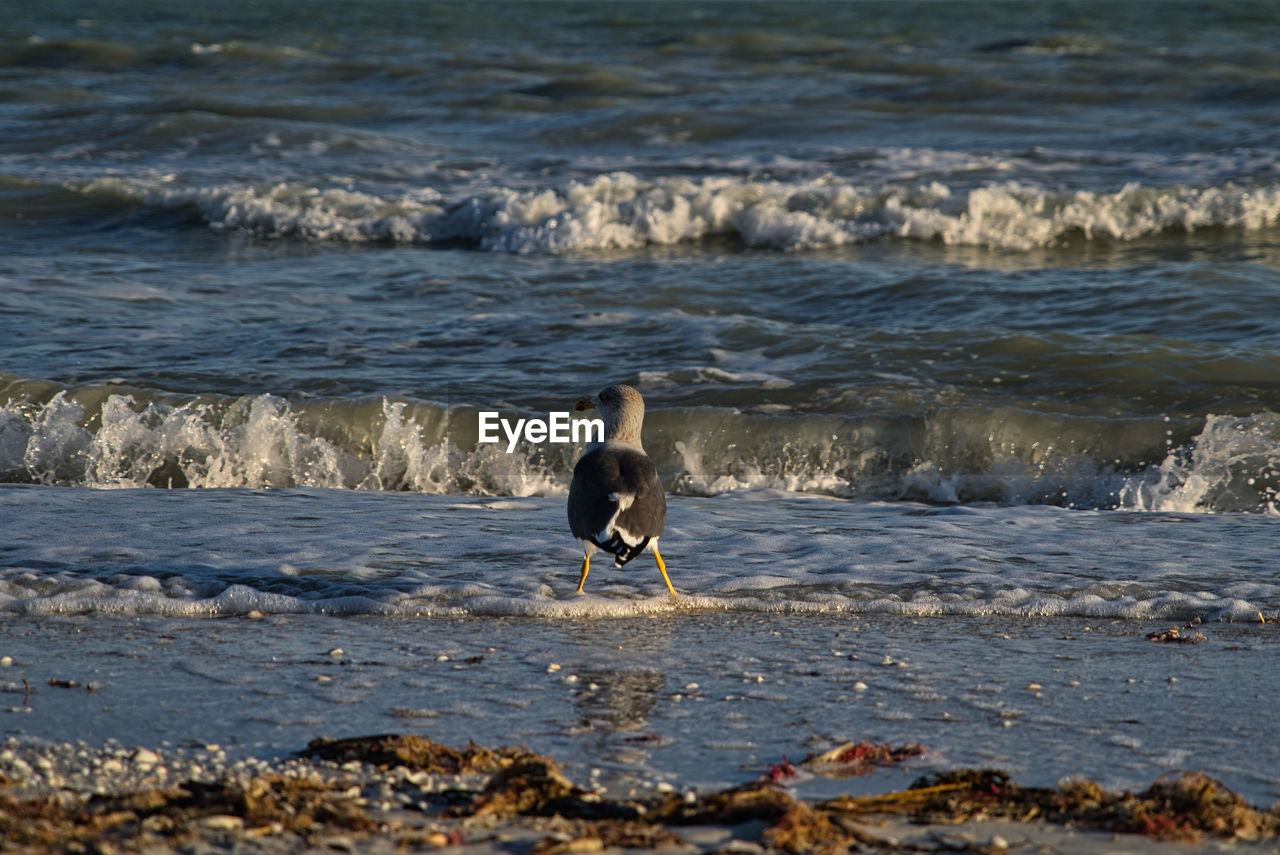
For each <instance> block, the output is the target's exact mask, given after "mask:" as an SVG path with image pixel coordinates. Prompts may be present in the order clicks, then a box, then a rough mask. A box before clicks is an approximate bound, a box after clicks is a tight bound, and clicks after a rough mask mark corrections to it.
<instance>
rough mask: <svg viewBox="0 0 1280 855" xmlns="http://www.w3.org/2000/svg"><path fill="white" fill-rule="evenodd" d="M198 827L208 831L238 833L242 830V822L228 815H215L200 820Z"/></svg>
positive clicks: (238, 818) (236, 817)
mask: <svg viewBox="0 0 1280 855" xmlns="http://www.w3.org/2000/svg"><path fill="white" fill-rule="evenodd" d="M200 825H201V826H203V827H204V828H207V829H209V830H210V831H239V830H240V829H242V828H244V820H243V819H241V818H240V817H238V816H231V815H230V814H225V813H215V814H214V815H213V816H206V817H204V818H203V819H201V820H200Z"/></svg>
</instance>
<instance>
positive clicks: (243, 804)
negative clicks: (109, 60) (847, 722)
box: [0, 735, 1280, 855]
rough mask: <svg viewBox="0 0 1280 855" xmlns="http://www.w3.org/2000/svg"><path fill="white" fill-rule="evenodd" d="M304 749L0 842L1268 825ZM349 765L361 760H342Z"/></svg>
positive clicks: (1159, 835) (2, 835)
mask: <svg viewBox="0 0 1280 855" xmlns="http://www.w3.org/2000/svg"><path fill="white" fill-rule="evenodd" d="M882 747H883V746H882ZM841 748H842V749H845V748H847V746H841ZM917 749H918V746H904V747H903V748H902V749H889V750H888V752H887V754H884V755H882V754H881V752H880V751H878V750H877V751H870V750H868V749H866V748H865V747H864V748H862V749H858V750H855V751H852V752H849V753H846V752H844V751H840V750H838V751H837V752H836V753H835V755H834V757H833V758H829V757H827V755H831V754H832V753H833V752H826V754H823V755H818V757H817V758H811V759H815V760H816V759H819V758H827V760H842V761H845V762H852V761H853V760H855V759H856V760H861V759H864V758H868V757H869V758H871V759H873V760H889V761H891V762H896V758H901V759H909V758H910V757H913V756H918V750H917ZM305 753H306V756H307V757H319V758H324V760H326V761H330V762H329V763H328V765H323V764H316V765H302V766H298V765H295V766H294V767H292V768H290V769H288V770H287V772H286V773H274V772H273V773H270V774H260V775H254V776H247V777H234V776H232V777H228V778H225V779H222V780H218V781H212V782H210V781H187V782H184V783H181V784H178V785H176V786H169V787H162V788H151V789H142V790H139V791H137V792H129V793H123V794H120V795H114V796H101V795H98V796H89V795H83V794H79V795H78V794H75V793H70V792H63V793H61V794H59V795H56V796H55V795H45V796H38V797H27V798H20V797H17V796H15V795H13V794H6V793H0V849H5V850H15V851H25V852H31V853H62V852H73V853H78V852H90V851H94V852H108V851H142V850H148V851H156V852H173V851H178V850H181V849H187V848H189V847H190V846H191V845H193V844H196V843H200V842H203V843H206V844H211V845H217V846H219V847H221V848H227V847H230V848H231V849H234V850H235V851H244V852H254V851H260V852H266V851H280V847H286V848H290V849H297V848H301V847H306V846H314V845H323V842H324V840H325V838H326V836H327V835H335V834H341V835H343V838H342V839H343V840H347V839H352V840H374V839H382V840H387V841H390V842H391V843H392V844H394V845H395V846H396V847H397V848H398V849H400V850H407V849H410V848H414V847H424V848H428V849H436V848H440V847H442V846H447V845H459V844H465V843H466V842H467V838H468V836H470V835H473V834H475V833H476V831H477V830H478V829H483V828H492V827H494V825H495V824H505V825H506V826H514V827H523V828H532V829H533V830H534V832H535V834H538V835H541V836H538V837H536V839H533V842H532V843H531V844H530V849H529V852H530V855H574V853H588V852H596V851H599V850H601V849H605V848H611V847H624V848H630V849H652V848H658V847H665V846H672V845H677V844H680V843H681V833H680V829H681V828H685V827H689V826H712V827H725V828H733V829H737V831H735V832H734V833H735V834H741V833H751V834H758V836H759V839H760V841H761V842H762V843H763V844H764V846H766V847H767V848H768V849H769V850H770V851H775V852H785V853H790V855H834V853H837V852H842V851H844V850H846V849H854V848H856V849H858V850H865V849H873V850H876V851H881V852H905V851H916V852H921V851H924V852H938V851H945V850H948V849H951V848H953V844H952V843H948V842H947V841H946V840H938V841H935V843H933V844H931V843H928V842H925V843H921V842H918V841H917V842H911V843H905V842H899V841H895V840H892V839H889V838H883V839H882V838H878V837H876V836H874V835H873V834H871V833H870V832H869V831H868V830H867V828H866V827H865V825H866V823H868V822H872V821H878V819H879V818H883V817H885V816H894V815H896V816H901V817H905V818H908V819H910V820H912V821H918V822H921V823H947V824H950V823H955V822H959V821H963V820H969V819H984V818H990V819H1002V820H1016V821H1024V822H1025V821H1031V820H1040V821H1045V822H1049V823H1054V824H1069V825H1072V826H1075V827H1079V828H1088V829H1099V830H1107V831H1112V832H1124V833H1133V834H1141V835H1146V836H1147V837H1150V838H1153V839H1157V840H1171V841H1188V842H1194V841H1197V840H1200V839H1202V838H1203V837H1205V836H1211V837H1216V838H1221V839H1237V840H1245V841H1256V840H1263V839H1268V838H1274V837H1276V836H1277V835H1278V834H1280V811H1277V810H1275V809H1273V810H1271V811H1264V810H1260V809H1257V808H1254V807H1251V806H1250V805H1249V804H1247V803H1246V802H1245V801H1244V800H1243V799H1242V798H1241V797H1240V796H1238V795H1237V794H1235V793H1233V792H1231V791H1230V790H1229V789H1227V788H1226V787H1225V786H1223V785H1222V784H1221V783H1219V782H1218V781H1215V780H1214V779H1212V778H1210V777H1208V776H1205V775H1202V774H1197V773H1178V774H1169V775H1165V776H1162V777H1161V778H1159V779H1157V780H1156V781H1155V782H1154V783H1153V784H1152V785H1151V786H1150V787H1148V788H1147V789H1145V790H1143V791H1141V792H1138V793H1133V792H1129V791H1125V792H1120V793H1116V792H1111V791H1107V790H1105V789H1103V788H1102V787H1100V786H1099V785H1098V784H1096V783H1094V782H1092V781H1083V780H1076V781H1068V782H1065V783H1063V784H1061V785H1059V786H1057V787H1023V786H1020V785H1019V784H1018V783H1017V782H1015V781H1014V780H1012V779H1011V778H1010V777H1009V776H1008V775H1007V774H1005V773H1003V772H1000V771H996V770H990V769H962V770H957V771H951V772H946V773H942V774H936V775H928V776H924V777H921V778H919V779H917V780H916V781H915V782H914V783H913V784H912V785H911V786H910V787H909V788H908V789H906V790H901V791H898V792H892V793H885V794H881V795H872V796H849V795H844V796H840V797H837V798H834V799H828V800H825V801H820V802H816V803H810V802H806V801H804V800H801V799H799V798H796V797H795V796H794V795H792V794H791V793H789V792H787V791H786V789H784V788H782V787H780V786H778V785H777V784H775V783H774V782H773V781H771V780H768V779H767V777H768V776H766V779H765V780H758V781H753V782H750V783H747V784H743V785H740V786H737V787H731V788H728V789H725V790H720V791H716V792H710V793H703V794H694V793H685V794H675V793H671V794H666V795H659V796H653V797H651V798H648V799H608V798H605V797H603V796H601V795H600V794H598V793H594V792H590V791H587V790H583V789H582V788H580V787H578V786H576V785H574V784H573V783H572V782H571V781H570V780H569V779H568V778H567V777H566V776H565V775H564V774H563V772H562V771H561V770H560V768H559V766H558V765H557V764H556V763H555V761H553V760H551V759H550V758H547V757H544V756H541V755H538V754H534V753H532V752H529V751H527V750H525V749H522V748H500V749H496V750H492V749H487V748H483V747H480V746H476V745H474V744H473V745H469V746H468V747H467V748H465V749H461V750H456V749H451V748H448V747H446V746H441V745H439V744H437V743H434V742H432V741H431V740H429V739H426V738H424V737H417V736H392V735H383V736H372V737H361V738H357V739H344V740H316V741H315V742H313V743H311V744H310V745H309V746H308V747H307V751H306V752H305ZM353 762H356V763H359V764H360V766H361V770H360V771H358V772H357V771H356V770H354V769H353V768H349V764H351V763H353ZM824 762H825V761H824ZM295 763H296V761H295ZM335 764H337V765H335ZM377 770H389V771H386V772H382V771H377ZM410 770H417V771H415V772H410ZM418 772H429V773H431V774H434V775H458V774H473V773H474V774H486V775H488V776H489V777H488V780H487V782H486V783H485V784H484V786H483V787H482V788H479V789H475V788H473V789H471V790H470V791H468V792H467V795H466V798H465V800H464V801H462V802H461V803H459V802H458V797H459V795H460V791H458V790H452V791H448V790H440V789H434V790H432V791H431V792H430V793H424V792H423V791H421V790H419V789H418V788H417V786H416V785H415V784H412V783H411V779H414V778H416V777H417V774H418ZM371 786H372V787H374V788H375V789H385V788H387V787H391V788H393V789H399V790H400V792H401V793H409V792H412V793H413V799H418V800H420V801H419V802H417V803H416V806H415V807H414V808H413V809H409V808H396V807H394V806H392V805H391V804H390V803H386V802H383V803H379V802H378V801H377V800H376V799H370V798H367V797H365V796H364V795H363V793H364V791H365V788H367V787H371ZM413 799H410V801H413ZM267 840H271V841H276V842H277V843H278V846H277V847H276V849H275V850H268V849H263V848H261V845H260V844H258V845H259V848H258V849H254V848H253V846H254V845H255V843H254V841H262V843H265V842H266V841H267Z"/></svg>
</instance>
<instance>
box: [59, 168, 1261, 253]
mask: <svg viewBox="0 0 1280 855" xmlns="http://www.w3.org/2000/svg"><path fill="white" fill-rule="evenodd" d="M72 186H73V189H76V190H78V191H79V192H81V193H84V194H86V195H108V196H112V197H115V198H123V199H128V200H132V201H133V202H134V203H135V204H141V205H145V206H153V207H160V208H190V209H194V210H195V211H197V212H198V214H199V216H200V217H201V218H202V219H203V220H205V221H206V222H207V223H208V224H209V225H210V226H211V227H212V228H215V229H220V230H233V231H246V232H249V233H251V234H254V235H257V236H260V237H266V238H296V239H301V240H310V241H341V242H348V243H362V242H370V241H376V242H391V243H407V244H426V245H431V244H449V243H460V244H464V245H470V246H475V247H477V248H479V249H482V250H490V251H498V252H512V253H530V254H558V253H568V252H580V251H588V250H609V249H623V250H630V249H637V248H641V247H645V246H670V245H674V244H680V243H689V242H696V241H700V240H703V239H706V238H708V237H714V236H730V237H734V238H736V239H738V240H740V241H741V242H742V243H743V244H745V245H747V246H749V247H753V248H760V249H773V250H784V251H795V250H808V249H818V248H827V247H839V246H845V245H848V244H855V243H862V242H866V241H872V240H919V241H937V242H940V243H944V244H950V245H961V246H974V247H985V248H991V249H999V250H1013V251H1020V250H1030V249H1036V248H1042V247H1047V246H1052V245H1054V244H1056V243H1058V242H1061V241H1064V240H1070V239H1083V240H1086V241H1089V240H1114V241H1131V240H1135V239H1138V238H1142V237H1147V236H1150V235H1154V234H1158V233H1161V232H1166V231H1169V232H1175V233H1191V232H1195V231H1198V230H1202V229H1210V228H1231V229H1243V230H1247V231H1253V230H1258V229H1264V228H1269V227H1272V226H1274V225H1276V223H1277V222H1280V184H1275V183H1261V184H1248V183H1242V184H1237V183H1234V182H1231V181H1227V182H1225V183H1223V184H1209V185H1196V184H1174V185H1167V186H1162V185H1158V184H1143V183H1136V182H1135V183H1128V184H1125V185H1123V186H1121V187H1118V188H1115V189H1110V190H1106V189H1094V188H1090V189H1083V188H1082V189H1071V188H1069V187H1067V188H1060V187H1049V186H1041V185H1038V184H1035V183H1030V182H1028V181H1027V180H1025V179H1024V180H1011V181H1003V182H987V183H984V184H981V185H979V186H969V184H968V183H966V182H961V181H956V180H954V179H949V180H930V181H925V182H921V183H917V184H899V183H865V184H864V183H861V182H858V181H856V180H852V179H849V178H841V177H836V176H833V175H823V176H820V177H816V178H796V179H785V180H783V179H774V180H765V179H756V178H752V177H749V176H747V177H744V176H739V175H718V176H717V175H708V176H701V177H684V176H665V177H656V178H642V177H640V176H638V175H635V174H632V173H630V172H625V171H616V172H610V173H606V174H600V175H597V176H594V177H592V178H584V179H580V180H568V181H565V182H564V183H561V184H557V185H555V186H547V187H541V188H539V187H533V188H531V189H524V188H517V187H503V186H495V187H490V188H487V189H483V190H480V191H478V192H475V193H473V194H471V195H465V196H461V197H455V198H448V197H446V196H445V195H444V194H443V193H441V192H439V191H437V190H435V189H433V188H429V187H428V188H421V189H414V190H402V191H397V192H395V193H388V192H387V191H386V190H385V189H384V190H375V189H366V190H357V189H352V188H335V187H329V188H325V187H317V186H312V185H310V184H305V183H274V184H224V185H217V186H211V187H180V186H177V187H176V186H173V185H172V183H171V182H167V181H154V182H153V181H144V180H141V179H124V178H118V177H109V178H100V179H95V180H92V181H88V182H82V183H78V184H73V185H72Z"/></svg>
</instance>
